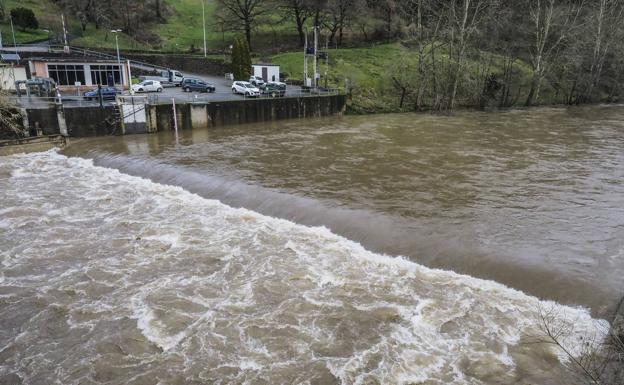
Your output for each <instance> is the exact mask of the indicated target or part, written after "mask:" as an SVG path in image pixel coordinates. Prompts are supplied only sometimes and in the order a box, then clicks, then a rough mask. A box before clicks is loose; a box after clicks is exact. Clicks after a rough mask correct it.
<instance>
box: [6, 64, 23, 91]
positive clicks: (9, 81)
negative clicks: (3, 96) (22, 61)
mask: <svg viewBox="0 0 624 385" xmlns="http://www.w3.org/2000/svg"><path fill="white" fill-rule="evenodd" d="M26 79H27V77H26V68H24V67H0V89H1V90H5V91H15V81H16V80H26Z"/></svg>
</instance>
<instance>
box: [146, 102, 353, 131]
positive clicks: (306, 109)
mask: <svg viewBox="0 0 624 385" xmlns="http://www.w3.org/2000/svg"><path fill="white" fill-rule="evenodd" d="M345 104H346V96H345V95H326V96H308V97H302V98H275V99H258V100H255V99H246V100H231V101H219V102H212V103H201V104H199V103H188V104H177V105H176V115H177V118H178V128H179V129H189V128H206V127H220V126H228V125H234V124H244V123H257V122H269V121H274V120H283V119H300V118H311V117H321V116H330V115H336V114H342V113H343V112H344V108H345ZM148 117H149V118H148V125H149V126H150V127H154V126H156V127H157V130H158V131H162V130H172V129H173V109H172V107H171V105H170V104H169V105H157V106H150V107H149V113H148Z"/></svg>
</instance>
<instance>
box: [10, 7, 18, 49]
mask: <svg viewBox="0 0 624 385" xmlns="http://www.w3.org/2000/svg"><path fill="white" fill-rule="evenodd" d="M9 20H11V33H12V34H13V48H14V49H15V54H16V55H17V43H16V42H15V29H13V16H9Z"/></svg>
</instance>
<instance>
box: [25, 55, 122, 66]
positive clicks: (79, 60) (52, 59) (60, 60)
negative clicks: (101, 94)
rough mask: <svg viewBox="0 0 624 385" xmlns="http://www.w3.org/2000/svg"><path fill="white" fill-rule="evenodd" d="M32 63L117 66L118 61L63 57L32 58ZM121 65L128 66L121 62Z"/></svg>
mask: <svg viewBox="0 0 624 385" xmlns="http://www.w3.org/2000/svg"><path fill="white" fill-rule="evenodd" d="M28 60H30V61H42V62H55V63H106V64H117V60H116V59H96V58H90V57H84V56H63V57H31V58H29V59H28ZM121 64H122V65H124V64H126V63H125V61H123V60H122V61H121Z"/></svg>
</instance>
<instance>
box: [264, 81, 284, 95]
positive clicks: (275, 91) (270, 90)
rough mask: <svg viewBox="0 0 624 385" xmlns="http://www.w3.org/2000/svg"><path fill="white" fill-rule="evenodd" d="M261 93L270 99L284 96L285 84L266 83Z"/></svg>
mask: <svg viewBox="0 0 624 385" xmlns="http://www.w3.org/2000/svg"><path fill="white" fill-rule="evenodd" d="M262 92H263V93H265V94H267V95H269V96H270V97H272V98H276V97H278V96H279V97H283V96H284V95H285V94H286V83H282V82H268V83H267V84H266V86H265V87H264V90H262Z"/></svg>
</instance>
